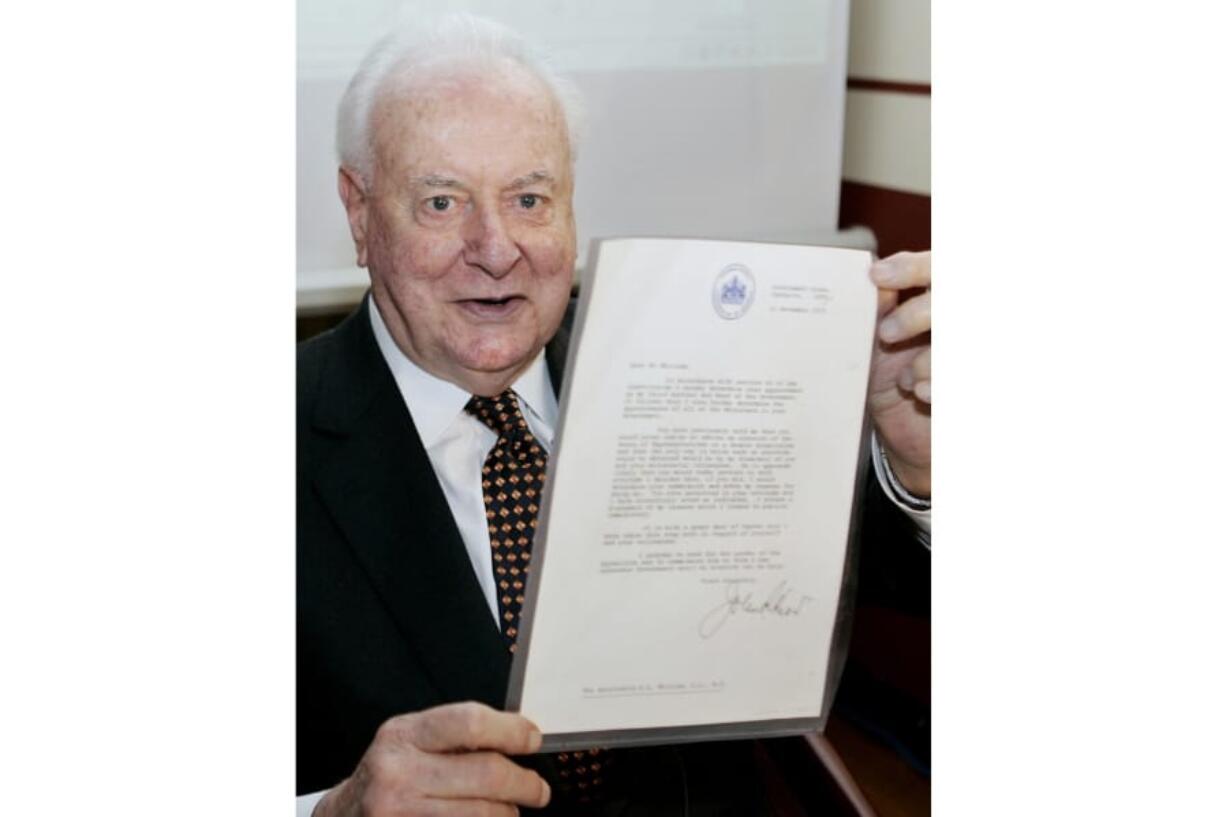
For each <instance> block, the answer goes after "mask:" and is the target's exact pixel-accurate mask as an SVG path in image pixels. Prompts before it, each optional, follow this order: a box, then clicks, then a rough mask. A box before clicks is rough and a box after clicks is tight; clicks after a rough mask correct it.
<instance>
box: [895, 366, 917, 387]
mask: <svg viewBox="0 0 1226 817" xmlns="http://www.w3.org/2000/svg"><path fill="white" fill-rule="evenodd" d="M898 384H899V385H900V386H902V387H903V388H904V389H908V390H909V389H910V388H911V387H912V386H914V385H915V375H914V374H912V373H911V370H910V369H903V370H902V374H900V375H899V376H898Z"/></svg>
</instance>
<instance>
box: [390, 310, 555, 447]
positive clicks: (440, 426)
mask: <svg viewBox="0 0 1226 817" xmlns="http://www.w3.org/2000/svg"><path fill="white" fill-rule="evenodd" d="M370 325H371V328H372V329H373V330H374V333H375V342H376V343H378V345H379V351H380V352H381V353H382V354H383V359H384V360H386V361H387V365H388V368H389V369H391V370H392V377H393V378H394V379H395V381H396V387H397V388H398V389H399V390H400V396H401V397H402V398H403V399H404V404H405V406H406V407H407V408H408V409H409V414H410V415H411V416H412V418H413V425H414V426H416V428H417V434H418V436H419V437H421V442H422V445H424V446H425V447H426V448H429V447H430V446H431V445H433V444H434V443H435V442H437V441H438V440H439V438H440V437H442V435H443V433H444V432H445V431H446V430H447V428H448V427H449V426H450V425H451V424H452V423H453V422H454V421H455V418H456V416H457V415H459V414H462V413H463V412H464V406H466V405H467V404H468V400H469V398H470V397H472V395H471V394H470V393H469V392H467V391H465V390H464V389H462V388H460V387H459V386H457V385H455V384H454V383H451V382H449V381H446V380H443V379H442V378H439V377H435V376H434V375H432V374H430V373H429V372H427V371H425V370H424V369H422V368H421V367H420V366H418V365H417V364H416V363H414V362H413V361H411V360H409V358H408V356H407V355H405V353H404V352H402V351H401V350H400V347H399V346H397V345H396V341H394V340H393V339H392V333H391V332H390V331H388V328H387V324H385V323H384V322H383V316H382V315H380V314H379V308H378V306H377V305H376V304H375V302H374V299H373V298H372V299H371V301H370ZM511 388H512V389H514V390H515V394H516V395H518V396H519V400H520V405H521V406H522V407H524V408H526V409H527V410H528V411H529V412H531V413H532V414H533V415H535V418H536V419H537V420H539V421H540V423H541V424H542V425H543V427H544V428H545V429H546V430H547V431H548V434H549V437H552V436H553V431H554V430H555V429H556V427H557V422H558V399H557V397H556V396H555V394H554V391H553V384H552V382H551V381H550V379H549V369H548V367H547V366H546V365H545V350H544V349H542V350H541V351H540V352H539V353H538V354H537V356H536V359H535V360H533V361H532V365H530V366H529V367H528V368H527V369H526V370H524V372H523V374H521V375H520V376H519V377H518V378H517V379H516V380H515V382H514V383H512V384H511ZM550 442H552V440H551V439H549V440H546V444H549V443H550Z"/></svg>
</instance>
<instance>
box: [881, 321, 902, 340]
mask: <svg viewBox="0 0 1226 817" xmlns="http://www.w3.org/2000/svg"><path fill="white" fill-rule="evenodd" d="M879 334H880V335H881V339H882V340H890V341H893V340H898V339H899V338H901V337H902V326H901V325H900V324H899V322H898V321H897V320H896V319H895V318H886V319H885V320H883V321H882V322H881V330H880V332H879Z"/></svg>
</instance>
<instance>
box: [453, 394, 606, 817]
mask: <svg viewBox="0 0 1226 817" xmlns="http://www.w3.org/2000/svg"><path fill="white" fill-rule="evenodd" d="M465 410H466V411H467V412H468V413H469V414H472V415H473V416H475V417H476V418H477V419H479V420H481V422H483V423H485V424H486V425H487V426H489V427H490V429H492V430H493V431H494V432H495V433H496V434H497V435H498V440H497V441H496V442H495V443H494V447H493V448H492V449H490V453H489V454H488V455H487V456H486V458H485V465H484V466H483V467H482V469H481V495H482V497H483V498H484V500H485V519H486V522H487V524H488V526H489V528H488V529H489V534H490V548H491V549H492V550H493V554H492V555H493V560H494V584H495V586H496V589H497V597H498V616H499V618H500V620H501V621H502V635H503V638H504V639H505V640H506V642H507V648H508V649H510V651H511V652H515V639H516V638H517V637H518V636H519V617H520V614H521V613H522V612H523V608H524V588H525V586H526V583H527V581H528V571H529V570H531V568H532V564H531V563H532V539H533V537H534V536H535V535H536V517H537V512H538V511H539V510H540V492H541V491H542V490H544V487H545V466H546V464H547V462H548V454H547V453H546V452H545V449H544V448H542V447H541V444H540V443H539V442H538V441H537V439H536V437H534V436H532V432H531V430H529V428H528V423H527V421H526V420H525V419H524V415H523V412H521V411H520V409H519V400H518V398H516V396H515V392H513V391H511V390H510V389H507V390H506V391H504V392H503V393H502V394H499V395H498V396H496V397H473V398H472V399H471V400H469V401H468V405H467V406H465ZM615 759H616V758H615V753H613V752H610V751H609V750H604V749H587V750H580V751H575V752H560V753H559V754H558V755H556V757H555V760H556V761H557V765H558V769H559V771H558V774H559V776H560V777H561V780H559V781H550V782H551V783H554V784H556V785H554V789H555V791H556V792H557V794H559V795H560V796H561V797H564V798H567V799H570V800H577V801H579V802H588V801H591V800H593V799H596V798H598V797H599V796H601V795H603V794H604V793H605V785H606V780H607V779H608V776H609V772H610V771H611V770H612V767H613V765H614V762H615Z"/></svg>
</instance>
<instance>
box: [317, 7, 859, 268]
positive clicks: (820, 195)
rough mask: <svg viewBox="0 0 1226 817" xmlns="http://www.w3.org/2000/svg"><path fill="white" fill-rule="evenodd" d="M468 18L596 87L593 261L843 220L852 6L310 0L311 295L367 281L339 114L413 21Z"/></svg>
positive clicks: (588, 215) (587, 172) (587, 205)
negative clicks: (366, 70) (500, 28)
mask: <svg viewBox="0 0 1226 817" xmlns="http://www.w3.org/2000/svg"><path fill="white" fill-rule="evenodd" d="M453 11H468V12H472V13H474V14H479V15H482V16H486V17H490V18H493V19H495V20H500V21H502V22H504V23H507V24H508V25H510V26H512V27H514V28H515V29H517V30H519V31H520V32H522V33H523V34H524V35H525V36H526V37H528V38H529V39H530V40H531V41H532V42H534V43H536V44H537V45H538V46H539V47H541V48H543V49H544V50H545V51H546V53H548V54H550V55H551V57H552V59H553V63H554V64H555V65H556V66H557V67H558V68H559V69H560V70H561V71H563V72H564V73H566V74H567V75H569V76H570V77H571V78H572V80H573V81H574V82H575V83H576V84H577V85H578V86H579V88H580V89H581V90H582V91H583V92H584V95H585V97H586V102H587V108H588V129H587V136H586V139H585V141H584V142H583V144H582V145H581V146H580V150H579V159H578V164H577V167H576V191H575V209H576V218H577V221H578V230H579V265H580V266H582V265H583V263H584V261H585V257H586V254H587V247H588V242H589V239H592V238H600V237H607V236H684V237H705V238H729V239H745V240H759V241H788V242H813V241H818V240H820V239H821V238H822V237H823V236H827V235H829V234H831V233H833V232H834V230H835V226H836V221H837V218H838V197H839V178H840V164H841V160H842V141H843V99H844V90H845V84H846V72H847V30H848V25H847V21H848V0H617V1H616V2H613V1H612V0H592V2H579V0H515V2H500V0H451V2H446V1H441V0H434V1H433V2H429V3H426V2H420V1H419V0H409V2H389V1H388V0H344V2H341V1H340V0H299V3H298V96H297V103H298V105H297V148H298V153H297V168H298V176H297V181H298V191H297V198H298V213H297V228H298V229H297V249H298V256H297V260H298V280H299V289H300V291H301V289H302V288H303V286H304V285H306V284H308V283H309V282H310V281H311V280H312V279H320V278H329V277H330V278H332V279H336V278H337V277H338V276H339V277H342V278H348V279H351V280H357V279H356V278H352V276H358V275H359V274H362V273H359V272H358V271H357V270H356V268H355V267H354V266H353V264H354V254H353V245H352V242H351V241H350V238H349V233H348V228H347V226H346V223H345V218H344V213H343V210H342V209H341V205H340V201H339V199H338V198H337V195H336V159H335V153H334V144H333V143H334V127H335V114H336V105H337V102H338V100H339V99H340V95H341V92H342V91H343V90H344V87H345V84H346V83H347V82H348V79H349V76H350V75H351V74H352V72H353V70H354V69H355V68H356V67H357V64H358V62H359V61H360V59H361V57H362V55H363V54H364V53H365V51H366V49H367V48H368V47H369V46H370V44H371V43H373V42H374V41H375V40H376V39H378V38H379V37H380V36H381V35H382V34H383V33H384V32H385V31H387V30H388V27H389V26H390V25H391V24H392V23H394V22H395V21H396V20H399V19H401V17H402V15H407V16H409V17H410V18H414V19H427V18H430V17H433V16H437V15H440V14H444V13H448V12H453Z"/></svg>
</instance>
